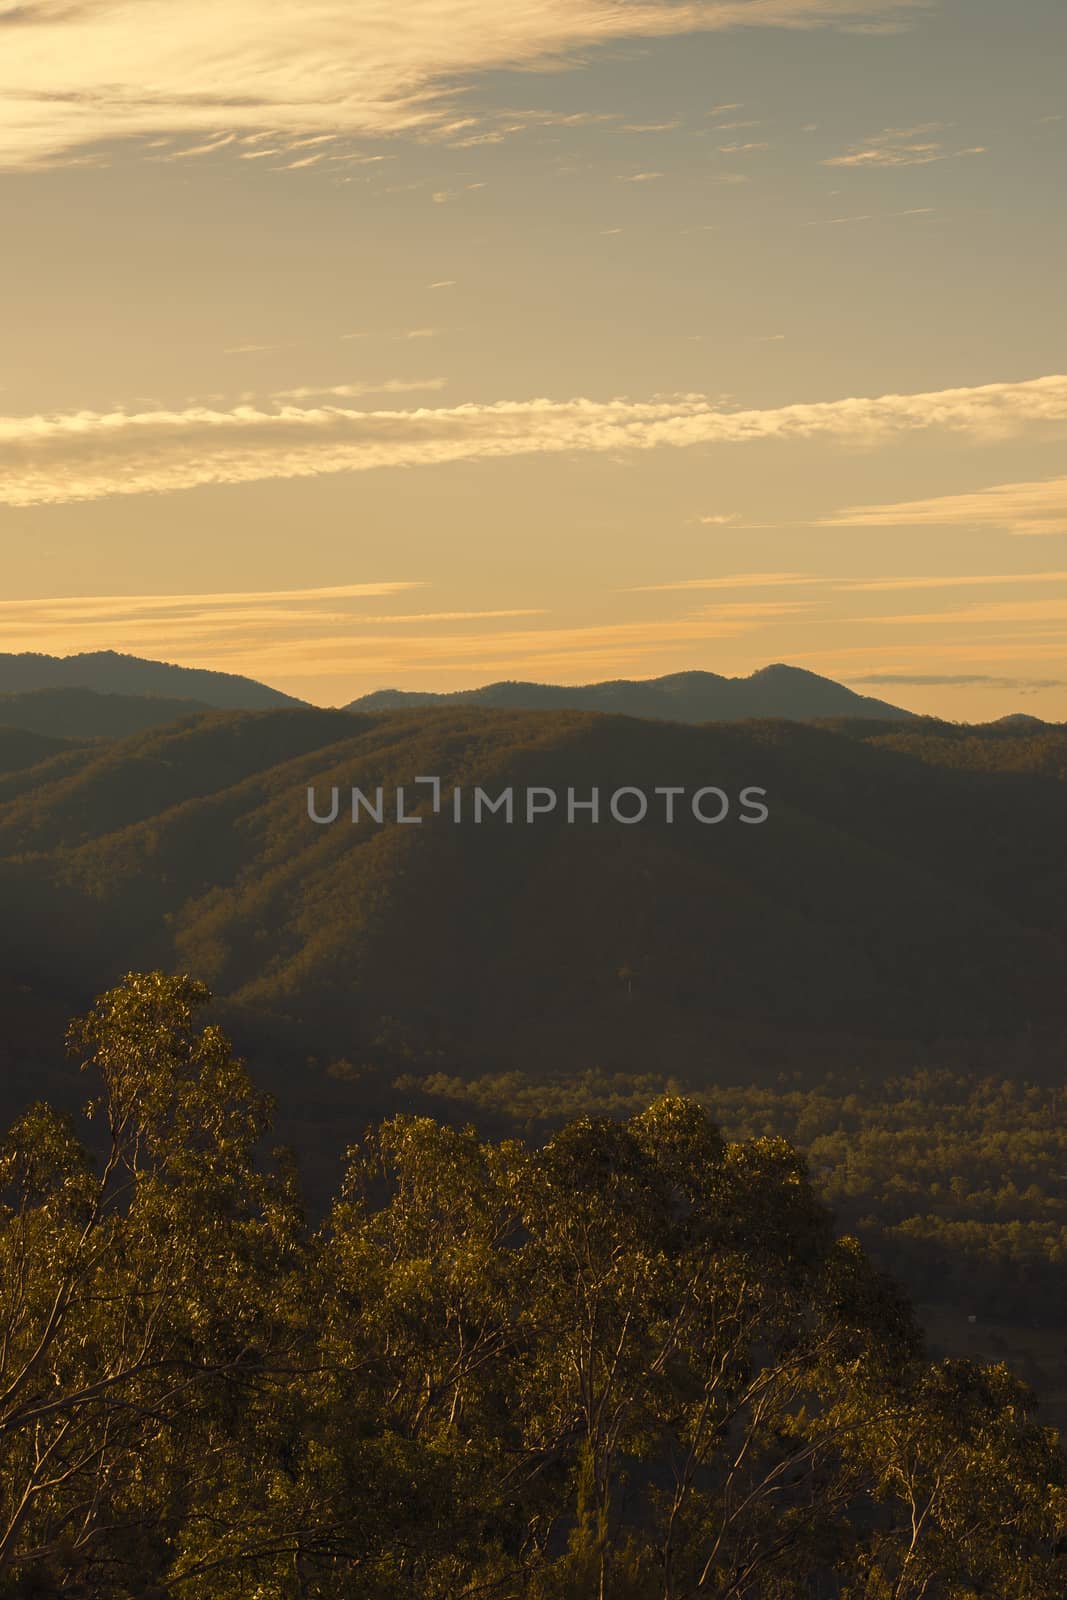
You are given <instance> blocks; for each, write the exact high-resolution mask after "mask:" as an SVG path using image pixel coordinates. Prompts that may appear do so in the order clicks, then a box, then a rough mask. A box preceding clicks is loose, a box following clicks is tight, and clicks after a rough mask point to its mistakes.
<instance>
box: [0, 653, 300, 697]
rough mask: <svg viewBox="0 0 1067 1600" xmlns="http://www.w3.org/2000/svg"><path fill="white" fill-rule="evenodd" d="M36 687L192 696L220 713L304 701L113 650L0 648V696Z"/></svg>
mask: <svg viewBox="0 0 1067 1600" xmlns="http://www.w3.org/2000/svg"><path fill="white" fill-rule="evenodd" d="M37 689H91V690H93V691H95V692H97V693H104V694H126V695H140V696H145V697H150V696H169V697H172V698H174V699H179V700H198V701H201V702H203V703H204V704H206V705H209V706H216V707H218V708H219V709H220V710H223V711H260V710H268V709H270V707H272V706H297V705H304V704H306V702H305V701H303V700H298V699H296V698H295V697H294V696H293V695H288V694H283V693H282V691H281V690H280V689H272V688H270V687H269V686H268V685H267V684H264V683H259V682H257V681H256V680H255V679H254V678H246V677H243V676H241V675H240V674H239V673H232V672H215V671H212V670H211V669H209V668H206V667H180V666H177V665H175V664H174V663H173V662H169V661H153V660H151V659H149V658H148V657H145V656H131V655H124V654H122V653H121V652H120V651H118V650H91V651H83V652H81V653H80V654H76V655H70V656H51V655H46V654H43V653H41V652H38V651H24V652H22V653H19V654H13V653H11V652H0V694H23V693H26V692H27V691H30V690H37Z"/></svg>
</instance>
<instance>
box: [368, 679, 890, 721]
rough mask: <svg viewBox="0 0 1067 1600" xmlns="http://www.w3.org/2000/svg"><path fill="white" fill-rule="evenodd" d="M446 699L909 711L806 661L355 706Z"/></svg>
mask: <svg viewBox="0 0 1067 1600" xmlns="http://www.w3.org/2000/svg"><path fill="white" fill-rule="evenodd" d="M446 705H479V706H493V707H496V708H498V709H508V710H528V711H557V710H566V711H611V712H618V713H621V714H623V715H625V716H631V717H655V718H663V719H666V720H669V721H672V722H737V721H742V720H744V719H745V718H748V717H788V718H790V719H791V720H793V721H797V722H811V721H815V720H817V719H818V718H820V717H863V718H877V717H892V718H895V719H897V720H899V719H901V718H904V717H907V716H909V715H910V713H909V712H907V711H901V710H900V709H899V708H898V707H896V706H891V705H887V704H886V702H885V701H884V700H872V699H871V698H870V697H869V696H867V695H861V694H855V693H854V692H853V691H852V690H851V689H846V688H845V687H844V686H843V685H842V684H840V683H835V682H834V681H833V679H831V678H821V677H819V676H818V674H817V673H814V672H805V671H804V670H803V669H802V668H800V667H787V666H781V665H778V666H772V667H763V668H762V669H761V670H760V671H759V672H754V673H752V675H751V676H750V677H748V678H723V677H720V676H719V675H718V674H717V673H714V672H678V673H673V674H672V675H671V676H669V677H665V678H649V679H645V680H633V679H628V678H620V679H618V680H617V681H614V682H611V683H587V684H577V685H572V686H566V685H558V684H545V683H490V684H486V685H485V687H484V688H481V689H462V690H459V691H457V692H456V693H455V694H429V693H421V692H408V691H405V690H402V689H380V690H378V691H376V692H375V693H374V694H368V695H364V696H363V697H362V698H361V699H359V700H354V701H352V703H351V705H350V706H349V707H348V710H350V711H388V710H398V709H402V708H405V707H407V708H421V707H428V706H446Z"/></svg>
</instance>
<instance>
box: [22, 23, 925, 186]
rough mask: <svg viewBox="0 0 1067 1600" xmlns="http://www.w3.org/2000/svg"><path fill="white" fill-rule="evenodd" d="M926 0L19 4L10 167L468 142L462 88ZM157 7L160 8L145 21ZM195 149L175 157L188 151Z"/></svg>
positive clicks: (847, 25)
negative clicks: (144, 153) (667, 43)
mask: <svg viewBox="0 0 1067 1600" xmlns="http://www.w3.org/2000/svg"><path fill="white" fill-rule="evenodd" d="M922 3H923V0H758V4H753V0H628V3H626V4H613V5H604V4H600V3H598V0H516V3H515V4H511V5H499V4H497V3H496V0H406V4H404V5H402V6H399V7H395V6H392V5H389V4H387V3H386V0H363V3H362V4H360V5H359V6H353V5H352V4H351V3H350V0H319V3H318V4H316V5H314V6H311V7H309V6H308V5H306V4H304V3H303V0H275V3H274V4H272V5H271V6H270V7H269V9H267V10H264V8H263V7H262V6H261V5H260V4H258V3H257V0H144V3H143V4H142V5H141V6H137V7H134V6H131V5H128V4H116V3H115V0H61V3H60V0H18V3H15V4H12V3H11V0H5V3H4V5H3V9H2V10H0V29H2V32H3V40H4V43H3V81H4V94H3V98H2V100H0V165H6V166H8V167H33V166H40V165H48V164H54V163H55V162H56V161H57V160H68V159H71V158H72V153H73V152H75V151H76V150H78V149H82V150H84V148H85V147H86V146H87V145H91V144H94V143H99V142H103V141H110V140H115V139H128V138H131V137H139V138H141V139H149V138H153V137H155V136H157V135H159V134H161V133H168V132H175V133H182V134H185V135H187V136H194V137H198V138H199V139H200V141H201V144H200V146H199V148H198V147H197V146H193V147H192V148H191V149H189V150H187V151H186V152H184V157H188V156H192V155H196V154H200V155H209V154H211V153H212V151H217V150H218V149H219V148H220V142H221V141H222V140H223V139H225V138H227V137H228V136H229V135H230V134H232V133H234V132H247V131H251V132H255V133H259V132H263V131H270V132H272V133H275V134H279V135H287V136H290V137H292V136H313V135H315V134H331V135H336V134H340V133H343V134H347V135H352V134H356V135H387V134H394V133H398V132H403V131H419V132H426V133H429V132H434V131H437V132H439V133H440V132H442V131H444V132H447V133H451V134H453V135H459V134H461V133H462V130H463V128H464V125H465V124H470V123H471V122H472V121H474V120H476V119H473V118H469V117H464V116H462V115H460V116H457V111H456V106H457V85H459V84H462V83H463V82H464V80H468V79H469V78H471V77H472V76H473V75H474V74H477V73H479V72H483V71H487V70H491V69H499V68H507V67H511V68H516V67H517V68H529V67H538V66H543V65H545V64H546V63H548V62H559V61H564V60H568V59H573V58H574V57H575V56H579V55H580V54H581V52H583V51H586V50H588V49H590V48H592V47H594V46H596V45H598V44H609V43H611V42H612V41H613V40H623V39H628V38H631V39H632V38H640V37H668V36H671V35H678V34H683V33H688V32H694V31H698V30H702V31H711V30H719V29H729V28H743V27H772V28H773V27H784V28H814V27H823V26H829V27H855V26H864V25H872V24H878V25H882V24H887V25H897V24H902V23H905V22H906V21H907V19H908V17H909V15H910V14H912V13H913V12H914V11H915V10H916V9H917V8H918V7H919V6H921V4H922ZM146 9H147V15H146ZM184 157H180V156H176V157H175V159H183V158H184Z"/></svg>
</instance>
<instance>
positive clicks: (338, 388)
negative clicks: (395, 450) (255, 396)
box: [271, 378, 448, 400]
mask: <svg viewBox="0 0 1067 1600" xmlns="http://www.w3.org/2000/svg"><path fill="white" fill-rule="evenodd" d="M447 383H448V380H447V379H446V378H386V379H385V380H384V381H383V382H381V383H370V382H368V383H332V384H318V383H306V384H303V385H302V386H301V387H300V388H299V389H276V390H275V391H274V393H273V395H272V396H271V399H272V400H313V399H316V398H321V399H323V400H326V399H332V400H358V399H359V397H360V396H361V395H365V394H420V393H422V392H423V391H424V390H429V391H435V390H440V389H444V388H446V387H447Z"/></svg>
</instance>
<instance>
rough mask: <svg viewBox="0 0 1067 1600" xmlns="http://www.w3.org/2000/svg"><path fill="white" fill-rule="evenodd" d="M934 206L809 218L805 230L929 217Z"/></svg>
mask: <svg viewBox="0 0 1067 1600" xmlns="http://www.w3.org/2000/svg"><path fill="white" fill-rule="evenodd" d="M935 210H936V207H934V206H910V207H909V208H908V210H907V211H865V212H863V213H861V215H859V216H855V217H809V219H808V221H807V222H806V223H805V224H804V226H805V227H807V228H836V227H840V225H841V224H842V223H843V222H884V221H886V220H887V219H889V218H892V217H930V216H933V215H934V212H935Z"/></svg>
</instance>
